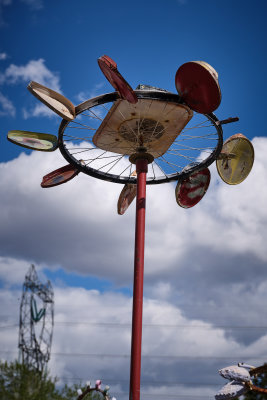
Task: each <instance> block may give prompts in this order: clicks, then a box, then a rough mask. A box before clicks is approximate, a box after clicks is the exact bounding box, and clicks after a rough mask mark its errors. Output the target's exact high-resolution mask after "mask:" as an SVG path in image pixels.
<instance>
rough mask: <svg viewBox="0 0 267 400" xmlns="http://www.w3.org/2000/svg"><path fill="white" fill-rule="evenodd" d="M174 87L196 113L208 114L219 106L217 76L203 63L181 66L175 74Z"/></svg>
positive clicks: (194, 62) (213, 70)
mask: <svg viewBox="0 0 267 400" xmlns="http://www.w3.org/2000/svg"><path fill="white" fill-rule="evenodd" d="M175 85H176V89H177V91H178V93H179V95H180V96H181V97H182V99H183V100H184V102H185V103H186V104H187V105H188V106H189V107H190V108H192V110H194V111H196V112H199V113H201V114H209V113H211V112H213V111H214V110H216V108H218V107H219V105H220V102H221V90H220V86H219V82H218V74H217V72H216V71H215V69H214V68H213V67H212V66H211V65H209V64H208V63H206V62H204V61H191V62H187V63H185V64H183V65H182V66H181V67H180V68H179V69H178V70H177V72H176V76H175Z"/></svg>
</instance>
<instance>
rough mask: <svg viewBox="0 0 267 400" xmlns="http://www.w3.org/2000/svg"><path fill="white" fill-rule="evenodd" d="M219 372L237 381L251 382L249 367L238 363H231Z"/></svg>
mask: <svg viewBox="0 0 267 400" xmlns="http://www.w3.org/2000/svg"><path fill="white" fill-rule="evenodd" d="M219 374H220V375H221V376H223V377H224V378H225V379H229V380H234V381H237V382H250V380H251V376H250V374H249V372H248V370H247V369H245V368H242V367H238V366H237V365H230V367H225V368H222V369H220V370H219Z"/></svg>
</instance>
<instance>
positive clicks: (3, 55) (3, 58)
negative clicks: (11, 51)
mask: <svg viewBox="0 0 267 400" xmlns="http://www.w3.org/2000/svg"><path fill="white" fill-rule="evenodd" d="M6 59H7V54H6V53H0V61H2V60H6Z"/></svg>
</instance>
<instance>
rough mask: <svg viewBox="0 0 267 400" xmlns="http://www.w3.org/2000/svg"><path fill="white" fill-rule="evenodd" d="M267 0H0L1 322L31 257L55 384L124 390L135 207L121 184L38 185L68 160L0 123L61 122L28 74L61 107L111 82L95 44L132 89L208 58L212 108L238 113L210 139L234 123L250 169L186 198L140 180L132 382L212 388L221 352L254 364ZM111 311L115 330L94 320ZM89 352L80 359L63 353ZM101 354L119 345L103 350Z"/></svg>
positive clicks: (42, 128) (82, 179)
mask: <svg viewBox="0 0 267 400" xmlns="http://www.w3.org/2000/svg"><path fill="white" fill-rule="evenodd" d="M266 8H267V5H266V2H265V1H264V0H255V1H254V2H251V1H241V0H234V1H230V0H224V1H222V0H213V1H212V0H166V1H160V0H153V1H152V0H146V1H140V0H137V1H135V2H131V3H129V2H125V1H124V2H123V1H119V0H118V1H114V2H110V1H106V0H103V1H101V2H89V1H82V0H80V1H77V2H75V3H74V2H73V1H69V0H66V1H57V2H55V1H46V2H45V1H42V0H4V1H3V0H0V38H1V40H0V133H1V138H0V144H1V150H0V154H1V156H0V157H1V158H0V162H1V164H0V166H1V169H0V186H1V200H0V209H1V214H0V226H1V229H0V236H1V245H0V250H1V252H0V279H1V289H0V298H1V303H2V305H3V308H2V309H3V310H5V311H4V312H3V313H0V314H1V315H0V323H1V326H5V325H10V324H17V321H18V311H19V300H18V299H19V298H20V288H21V285H22V282H23V279H24V276H25V273H26V272H27V270H28V268H29V266H30V263H31V262H33V263H34V264H35V265H36V267H37V269H38V274H39V276H40V277H41V279H43V280H45V279H50V280H51V282H52V285H53V286H54V290H55V299H56V300H55V301H56V315H55V320H56V323H55V335H54V342H53V353H54V354H53V355H52V358H51V362H50V368H51V371H52V373H53V374H55V375H58V376H60V377H65V378H67V379H68V382H71V381H75V380H77V379H78V378H81V379H83V380H86V379H88V378H90V379H94V378H96V379H97V378H101V377H102V378H103V379H105V378H106V380H107V382H106V383H110V386H113V388H114V392H117V393H119V394H117V395H116V397H117V398H118V399H124V398H127V394H125V393H126V392H127V390H128V388H127V384H128V383H127V380H128V361H129V359H128V358H127V357H123V355H125V354H126V355H127V354H129V343H130V332H129V324H130V320H131V285H132V274H133V267H132V266H133V240H134V206H132V207H131V208H130V209H129V210H128V212H127V214H126V215H125V216H123V217H120V216H118V215H116V202H117V198H118V195H119V193H120V190H121V186H120V185H115V184H111V183H106V182H101V181H98V180H95V179H92V178H90V177H88V176H86V175H82V174H80V175H79V176H78V177H77V178H76V179H75V180H73V181H71V182H69V183H68V184H66V185H62V186H58V187H57V188H52V189H47V190H44V189H41V188H40V182H41V179H42V176H43V175H45V174H47V173H49V172H50V171H52V170H53V169H56V168H59V167H61V166H63V165H65V164H66V161H65V160H64V159H63V157H62V156H61V154H60V152H59V151H57V152H54V153H51V154H48V153H40V152H31V151H30V150H25V149H23V148H22V147H19V146H15V145H13V144H12V143H10V142H8V141H7V139H6V135H7V132H8V131H9V130H12V129H20V130H28V131H37V132H45V133H52V134H55V135H56V134H57V130H58V126H59V124H60V121H61V119H60V117H58V116H57V115H53V113H50V112H47V110H46V109H45V108H38V106H39V105H40V103H39V102H38V100H37V99H36V98H35V97H33V96H32V95H31V94H30V92H29V91H28V90H27V88H26V87H27V84H28V83H29V81H30V80H36V81H38V82H40V83H43V84H44V85H46V86H48V87H50V88H51V89H54V90H56V91H60V92H61V93H63V94H64V95H65V96H66V97H67V98H69V99H70V100H71V101H72V102H73V103H74V104H75V105H77V104H79V103H80V102H81V101H83V100H85V99H87V98H90V97H93V96H95V95H98V94H102V93H107V92H110V91H113V88H112V87H111V85H110V84H109V83H108V82H107V81H106V80H105V77H104V76H103V74H102V72H101V70H100V69H99V67H98V64H97V58H98V57H100V56H101V55H103V54H106V55H109V56H110V57H111V58H113V59H114V60H115V61H116V62H117V64H118V69H119V71H120V72H121V73H122V74H123V75H124V77H125V78H126V79H127V80H128V82H129V83H130V84H131V85H132V86H133V87H136V86H137V85H138V84H139V83H145V84H149V85H153V86H157V87H161V88H165V89H167V90H170V91H173V92H176V89H175V83H174V78H175V73H176V71H177V69H178V67H179V66H180V65H182V64H183V63H185V62H187V61H192V60H203V61H206V62H208V63H209V64H211V65H212V66H213V67H214V68H215V69H216V70H217V72H218V74H219V83H220V86H221V91H222V102H221V105H220V107H219V108H218V110H216V111H215V114H216V115H217V116H218V117H219V118H220V119H225V118H228V117H230V116H238V117H239V118H240V121H239V122H237V123H235V124H230V125H227V126H225V128H224V138H225V139H226V138H228V137H229V136H231V135H232V134H234V133H243V134H244V135H245V136H247V137H248V138H249V139H250V140H252V141H253V144H254V147H255V164H254V168H253V170H252V172H251V174H250V176H249V177H248V179H247V180H246V181H245V182H244V183H242V184H241V185H238V186H236V187H232V186H231V187H230V186H228V185H226V184H224V183H223V182H221V181H220V180H219V178H218V175H217V172H216V170H215V167H214V165H213V166H211V173H212V181H211V186H210V189H209V191H208V193H207V195H206V196H205V198H204V199H203V200H202V201H201V203H200V204H199V205H197V206H196V207H195V208H194V209H192V210H183V209H181V208H179V207H178V206H177V204H176V202H175V199H174V194H173V193H174V186H173V185H172V184H167V185H160V186H159V187H157V188H152V187H151V188H149V190H148V205H147V234H146V259H145V302H144V304H145V305H144V307H145V308H144V323H145V325H146V327H144V341H143V352H144V354H145V355H146V356H147V358H144V361H143V382H144V383H143V386H142V390H143V393H144V394H146V395H147V397H151V396H152V394H153V395H161V396H162V395H164V394H166V393H169V394H174V395H177V393H178V394H179V395H186V396H189V398H190V399H191V398H192V400H193V399H194V398H195V397H196V396H197V395H199V390H200V388H201V395H203V396H205V397H206V398H207V397H208V398H212V396H213V393H214V392H215V391H216V390H217V389H219V388H220V385H221V386H222V385H223V382H221V380H220V378H219V377H217V375H218V374H217V369H218V368H221V367H224V366H225V365H224V364H225V363H226V365H227V363H229V364H230V363H235V362H238V361H248V362H254V363H255V364H258V365H260V363H261V362H263V361H266V358H267V354H266V341H267V334H266V329H265V328H264V327H265V326H266V325H267V323H266V321H265V316H266V306H265V302H266V289H267V273H266V262H267V253H266V246H265V243H266V235H267V231H266V221H267V214H266V200H267V189H266V187H267V182H266V169H267V160H266V151H267V134H266V128H265V109H266V99H265V92H266V89H267V88H266V54H267V52H266V37H267V27H266ZM87 305H88V306H87ZM244 309H245V312H244ZM84 321H87V322H88V325H86V324H82V322H83V323H84ZM73 322H75V323H76V326H73V325H71V324H73ZM114 322H115V324H117V328H116V329H115V328H114V327H113V328H111V327H110V328H108V327H105V329H106V330H105V329H104V328H103V326H101V324H105V323H107V324H108V323H109V324H113V323H114ZM90 323H91V325H90ZM97 324H100V325H97ZM157 325H161V326H160V327H156V326H157ZM172 325H173V327H170V326H172ZM67 326H68V327H69V329H68V334H66V327H67ZM151 326H152V328H151ZM153 326H154V328H153ZM185 326H186V328H185ZM248 326H251V327H252V328H250V329H247V330H246V328H245V327H248ZM182 327H183V328H182ZM197 327H198V328H197ZM231 327H232V328H231ZM237 327H239V328H237ZM0 337H1V346H0V350H1V349H8V351H10V353H2V354H1V355H0V357H2V358H4V357H7V358H9V359H10V358H12V357H14V354H16V351H17V337H18V331H17V330H14V331H12V332H10V331H8V329H4V328H3V329H1V330H0ZM88 337H89V338H90V339H89V343H88ZM159 338H160V340H159ZM74 347H75V349H74ZM96 349H97V350H96ZM97 351H98V353H99V354H102V356H99V357H98V358H97V359H93V360H92V359H90V357H89V356H88V358H86V357H85V356H84V357H81V356H80V357H78V356H77V357H75V356H73V355H72V356H69V358H68V357H67V356H65V357H64V356H62V353H71V352H72V353H74V352H75V353H79V354H87V353H91V354H92V353H97ZM12 352H14V353H12ZM104 353H105V354H116V355H119V354H120V355H121V358H120V357H117V358H114V359H112V360H110V359H108V361H107V360H106V359H105V358H104V357H103V354H104ZM60 354H61V356H60ZM173 354H174V355H177V357H176V358H174V359H172V358H171V356H172V355H173ZM153 355H154V356H161V358H159V359H157V358H153V357H152V356H153ZM178 355H180V356H182V355H183V356H184V358H181V357H180V358H179V357H178ZM227 355H229V356H230V355H233V356H232V358H227V357H226V356H227ZM163 356H166V357H167V358H163ZM238 356H242V357H243V358H244V359H242V360H240V359H239V358H238ZM149 357H150V358H149ZM168 357H169V358H168ZM194 357H195V358H194ZM196 357H200V358H196ZM201 357H204V358H201ZM190 360H191V361H190ZM110 362H111V363H112V365H113V368H110ZM85 371H86V373H85ZM191 374H194V376H195V377H197V378H194V376H193V375H191ZM188 382H189V383H188ZM190 382H191V383H190ZM192 382H195V383H196V384H193V383H192ZM216 385H217V386H216Z"/></svg>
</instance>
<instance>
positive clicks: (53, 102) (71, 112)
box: [28, 81, 75, 121]
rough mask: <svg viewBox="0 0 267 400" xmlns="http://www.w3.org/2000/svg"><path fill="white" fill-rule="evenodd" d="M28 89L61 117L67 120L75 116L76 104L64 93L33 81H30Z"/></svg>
mask: <svg viewBox="0 0 267 400" xmlns="http://www.w3.org/2000/svg"><path fill="white" fill-rule="evenodd" d="M28 89H29V91H30V92H31V93H32V94H33V95H34V96H35V97H37V99H38V100H40V101H41V102H42V103H44V104H45V105H46V106H47V107H49V108H51V110H53V111H54V112H55V113H56V114H58V115H59V116H60V117H61V118H63V119H66V120H67V121H72V120H73V119H74V118H75V106H74V105H73V104H72V102H71V101H70V100H68V99H67V98H66V97H64V96H62V94H60V93H57V92H55V91H54V90H52V89H49V88H47V87H45V86H43V85H41V84H40V83H37V82H33V81H32V82H30V83H29V85H28Z"/></svg>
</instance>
